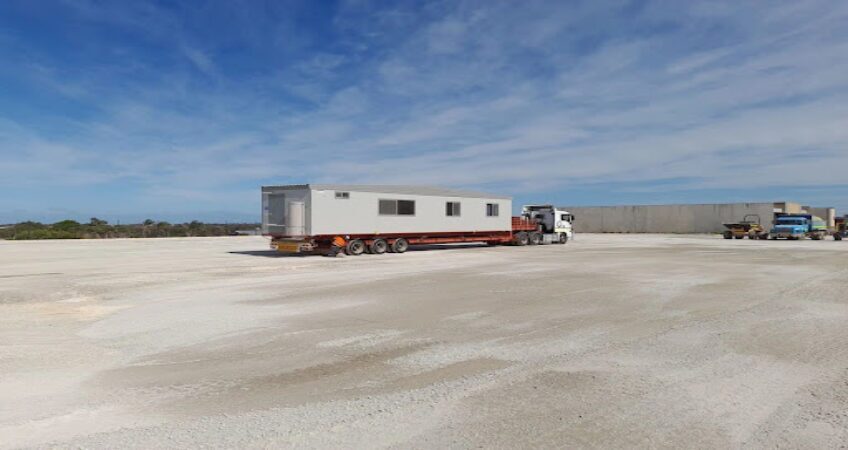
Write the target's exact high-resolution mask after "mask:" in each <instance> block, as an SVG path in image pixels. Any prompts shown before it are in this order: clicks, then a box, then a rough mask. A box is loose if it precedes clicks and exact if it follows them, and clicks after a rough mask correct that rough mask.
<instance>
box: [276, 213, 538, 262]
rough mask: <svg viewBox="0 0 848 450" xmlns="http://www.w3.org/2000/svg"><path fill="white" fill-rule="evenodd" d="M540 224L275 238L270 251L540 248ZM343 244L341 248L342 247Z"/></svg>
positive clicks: (515, 222) (523, 222)
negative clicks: (445, 246) (497, 228)
mask: <svg viewBox="0 0 848 450" xmlns="http://www.w3.org/2000/svg"><path fill="white" fill-rule="evenodd" d="M538 230H539V224H537V223H535V222H533V221H531V220H529V219H527V218H524V217H513V218H512V230H510V231H463V232H438V233H384V234H351V235H344V236H338V235H320V236H298V237H295V236H272V239H271V247H272V248H274V249H276V250H277V251H280V252H286V253H302V252H314V253H319V254H322V253H328V252H330V251H331V250H332V248H333V246H334V245H337V246H343V247H344V250H345V252H346V253H348V254H352V255H360V254H362V253H365V252H366V251H368V252H370V253H375V254H380V253H385V252H387V251H389V252H397V253H403V252H405V251H406V250H407V248H408V247H409V246H410V245H426V244H455V243H464V242H485V243H488V244H490V245H501V244H514V245H527V244H538V243H539V242H540V241H539V240H538V239H536V238H535V236H536V235H538V236H541V234H540V233H539V231H538ZM339 244H341V245H339Z"/></svg>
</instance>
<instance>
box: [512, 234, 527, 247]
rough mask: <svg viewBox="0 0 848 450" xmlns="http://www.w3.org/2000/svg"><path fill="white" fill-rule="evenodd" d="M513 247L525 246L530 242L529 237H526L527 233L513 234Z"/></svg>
mask: <svg viewBox="0 0 848 450" xmlns="http://www.w3.org/2000/svg"><path fill="white" fill-rule="evenodd" d="M514 241H515V245H527V244H528V243H529V242H530V237H529V236H527V233H525V232H523V231H519V232H518V233H516V234H515V239H514Z"/></svg>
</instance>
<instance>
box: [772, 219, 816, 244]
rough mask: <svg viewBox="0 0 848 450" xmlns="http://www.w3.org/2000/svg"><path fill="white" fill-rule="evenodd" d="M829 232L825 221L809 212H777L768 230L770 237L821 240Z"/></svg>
mask: <svg viewBox="0 0 848 450" xmlns="http://www.w3.org/2000/svg"><path fill="white" fill-rule="evenodd" d="M829 234H830V232H829V230H828V228H827V223H826V222H825V221H824V220H822V219H821V218H819V217H816V216H813V215H811V214H783V213H781V214H777V215H776V216H775V218H774V226H773V227H772V229H771V231H769V237H770V238H771V239H793V240H798V239H807V238H810V239H813V240H816V241H819V240H822V239H824V238H825V237H827V236H828V235H829Z"/></svg>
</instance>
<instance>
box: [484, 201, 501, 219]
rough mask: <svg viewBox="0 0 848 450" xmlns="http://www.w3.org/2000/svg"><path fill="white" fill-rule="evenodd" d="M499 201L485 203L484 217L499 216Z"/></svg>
mask: <svg viewBox="0 0 848 450" xmlns="http://www.w3.org/2000/svg"><path fill="white" fill-rule="evenodd" d="M500 212H501V205H500V203H486V217H500V215H501V214H500Z"/></svg>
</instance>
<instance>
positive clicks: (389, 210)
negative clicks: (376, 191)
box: [379, 200, 415, 216]
mask: <svg viewBox="0 0 848 450" xmlns="http://www.w3.org/2000/svg"><path fill="white" fill-rule="evenodd" d="M379 212H380V215H381V216H414V215H415V201H414V200H380V203H379Z"/></svg>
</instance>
